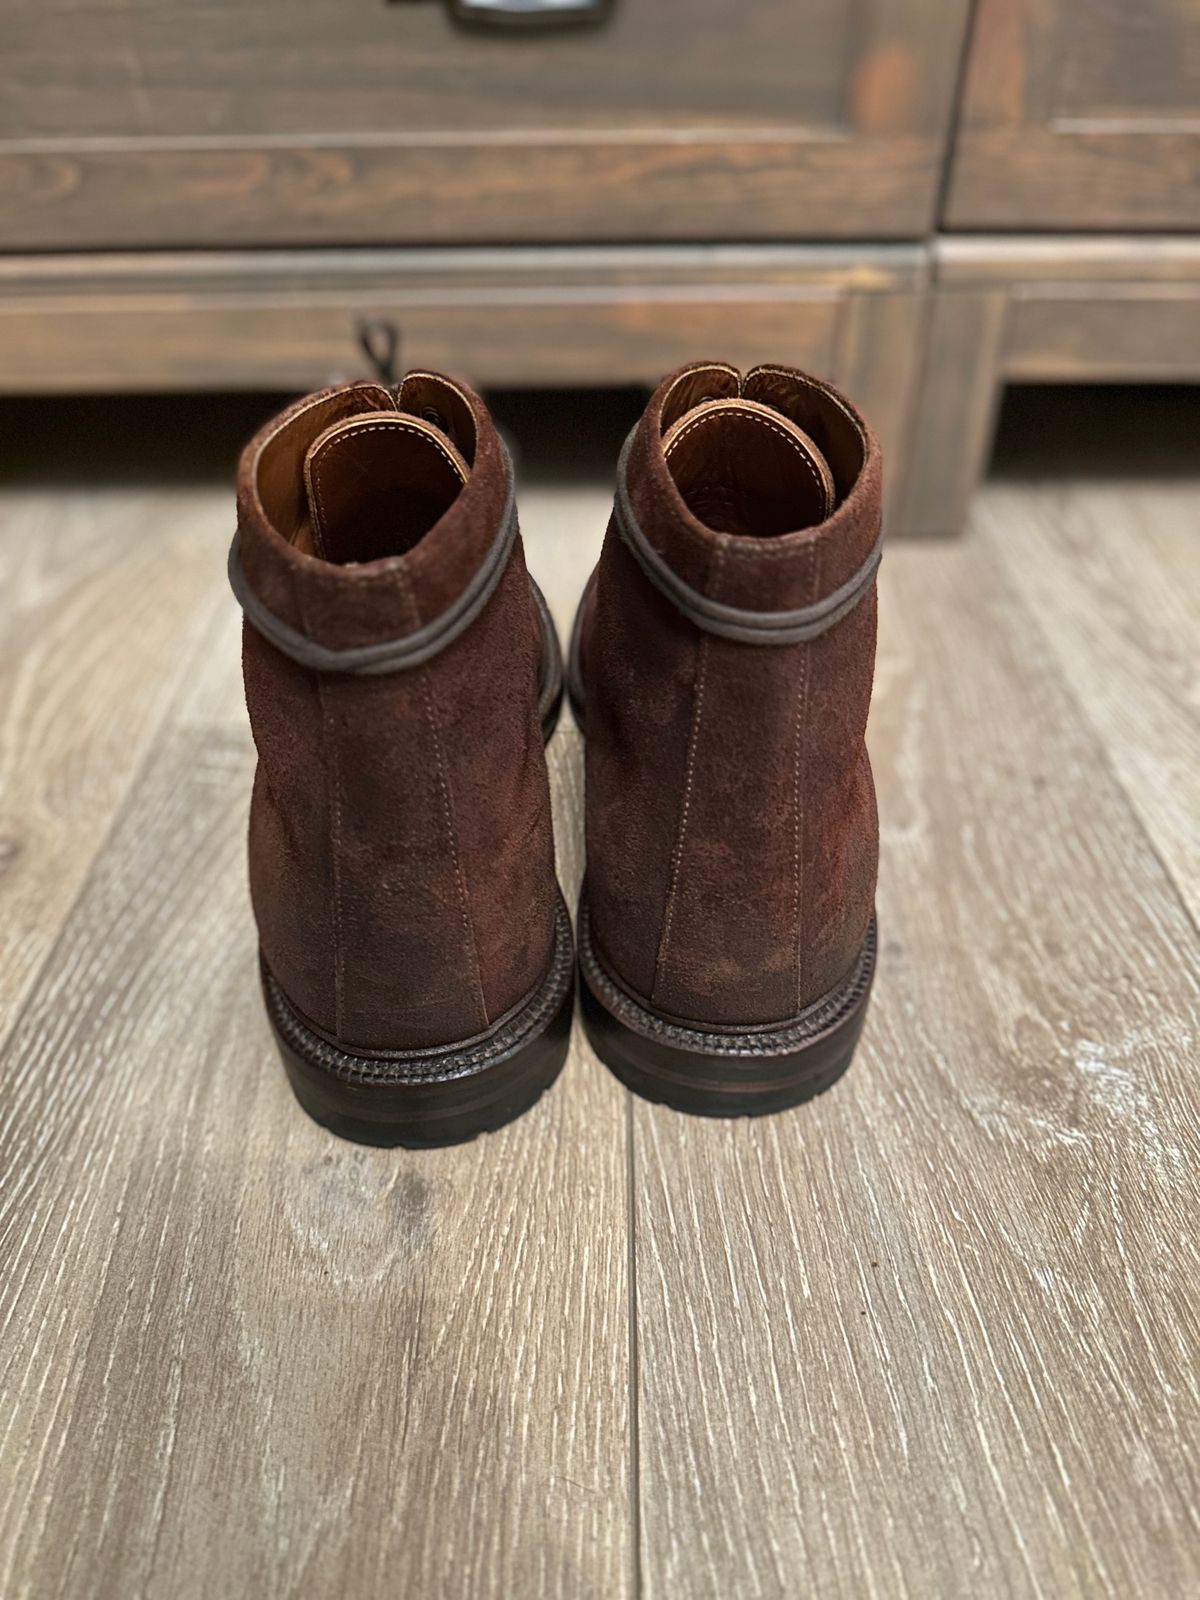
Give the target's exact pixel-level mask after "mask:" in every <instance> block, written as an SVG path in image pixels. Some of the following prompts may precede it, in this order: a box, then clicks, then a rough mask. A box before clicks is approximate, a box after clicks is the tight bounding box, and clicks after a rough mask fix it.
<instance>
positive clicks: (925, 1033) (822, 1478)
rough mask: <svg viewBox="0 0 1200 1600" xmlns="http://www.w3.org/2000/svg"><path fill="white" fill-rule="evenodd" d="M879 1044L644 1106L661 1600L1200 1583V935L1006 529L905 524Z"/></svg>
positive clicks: (638, 1155) (882, 677) (650, 1474)
mask: <svg viewBox="0 0 1200 1600" xmlns="http://www.w3.org/2000/svg"><path fill="white" fill-rule="evenodd" d="M884 572H885V574H886V576H885V578H884V582H883V594H882V600H881V605H880V614H881V618H882V619H883V641H882V652H881V660H880V671H879V677H878V681H877V688H876V701H875V706H874V710H873V713H872V727H871V747H872V754H873V758H874V763H875V769H876V774H877V778H878V781H879V788H880V812H881V815H882V817H883V819H884V834H883V862H884V867H883V880H882V883H881V892H880V927H881V932H882V939H883V948H882V954H881V962H880V974H879V980H878V986H877V991H876V997H875V1001H874V1005H873V1010H872V1013H871V1015H870V1017H869V1019H868V1024H867V1032H866V1035H865V1040H864V1048H863V1050H862V1052H861V1055H860V1059H859V1060H858V1061H857V1063H856V1065H855V1066H854V1068H853V1069H852V1071H851V1073H850V1075H849V1077H848V1078H847V1079H846V1080H845V1082H844V1084H843V1085H842V1086H840V1087H839V1088H837V1089H835V1090H834V1091H833V1092H832V1093H830V1094H828V1095H826V1096H824V1097H823V1098H822V1099H820V1100H818V1101H816V1102H814V1103H813V1104H812V1105H810V1106H809V1107H808V1108H806V1109H805V1110H804V1111H802V1112H799V1113H797V1114H796V1115H794V1116H787V1117H779V1118H775V1119H769V1120H764V1121H761V1122H743V1123H706V1122H703V1121H700V1120H695V1119H688V1118H685V1117H681V1116H679V1115H677V1114H675V1113H673V1112H670V1111H667V1110H665V1109H663V1108H658V1107H653V1106H650V1105H646V1104H642V1103H635V1109H634V1134H635V1143H634V1183H635V1191H634V1192H635V1195H636V1213H635V1242H636V1295H637V1307H638V1328H639V1360H638V1372H639V1399H638V1416H639V1453H640V1469H641V1471H640V1475H641V1496H642V1562H643V1572H644V1579H645V1593H646V1594H647V1595H649V1596H664V1597H665V1596H671V1597H672V1600H674V1597H678V1596H692V1595H696V1596H699V1595H704V1596H708V1595H717V1594H722V1595H723V1594H736V1595H738V1596H739V1597H740V1596H771V1597H782V1596H784V1595H792V1594H805V1593H814V1594H822V1595H845V1596H847V1597H850V1596H855V1597H858V1596H862V1595H888V1596H895V1595H909V1594H911V1595H914V1596H923V1595H928V1594H938V1595H947V1596H957V1595H961V1596H967V1595H979V1594H986V1595H1009V1594H1012V1595H1046V1596H1055V1597H1059V1596H1064V1595H1112V1596H1125V1595H1130V1594H1139V1595H1151V1594H1152V1595H1155V1596H1158V1597H1162V1600H1166V1597H1167V1596H1170V1595H1178V1594H1183V1593H1188V1592H1191V1591H1192V1590H1193V1589H1194V1588H1195V1586H1196V1584H1197V1583H1198V1582H1200V1557H1198V1554H1197V1552H1198V1551H1200V1539H1198V1538H1197V1533H1198V1531H1200V1530H1198V1528H1197V1511H1196V1507H1197V1504H1198V1492H1200V1482H1198V1481H1197V1460H1196V1455H1195V1451H1194V1445H1195V1440H1196V1437H1197V1429H1198V1428H1200V1387H1198V1383H1197V1365H1196V1360H1195V1355H1196V1350H1197V1347H1198V1345H1197V1340H1198V1337H1200V1328H1198V1325H1197V1315H1196V1305H1195V1299H1194V1296H1193V1294H1192V1284H1193V1283H1194V1282H1195V1280H1196V1277H1197V1273H1198V1272H1200V1261H1198V1260H1197V1255H1198V1252H1197V1248H1196V1229H1195V1222H1196V1217H1197V1199H1198V1191H1200V1180H1198V1179H1197V1162H1196V1155H1197V1121H1196V1111H1195V1093H1194V1081H1193V1076H1194V1074H1193V1067H1194V1061H1195V1054H1196V1042H1197V1038H1196V1036H1197V993H1196V982H1195V980H1196V970H1197V943H1196V936H1195V931H1194V929H1193V928H1192V926H1191V924H1190V923H1189V921H1188V918H1187V916H1186V914H1185V912H1184V910H1183V908H1182V906H1181V905H1180V903H1179V901H1178V899H1177V897H1176V895H1175V892H1174V888H1173V886H1172V884H1171V882H1170V880H1169V879H1168V878H1167V876H1166V874H1165V873H1164V871H1163V869H1162V867H1161V866H1160V864H1159V862H1158V860H1157V858H1156V857H1155V855H1154V853H1153V851H1152V850H1151V848H1150V846H1149V844H1148V843H1147V840H1146V838H1145V836H1144V835H1143V833H1142V831H1141V829H1140V827H1139V826H1138V824H1137V822H1136V820H1135V819H1134V817H1133V815H1132V813H1131V812H1130V810H1129V808H1128V805H1127V802H1126V800H1125V798H1124V796H1123V795H1122V794H1121V792H1120V791H1119V790H1118V788H1117V787H1116V785H1115V784H1114V783H1113V781H1112V780H1111V778H1110V777H1109V776H1108V774H1107V773H1106V772H1105V770H1104V767H1103V763H1102V761H1101V760H1100V757H1099V752H1098V750H1097V747H1096V743H1095V740H1094V737H1093V735H1092V734H1091V732H1090V730H1089V729H1087V728H1086V727H1085V726H1084V725H1083V724H1082V723H1081V721H1080V719H1079V716H1078V713H1077V711H1076V709H1075V707H1074V705H1073V704H1072V703H1071V702H1070V700H1069V698H1068V697H1067V695H1066V694H1065V692H1064V690H1063V688H1062V685H1061V683H1060V681H1059V680H1058V677H1057V675H1056V670H1055V663H1054V662H1053V660H1052V659H1051V658H1050V657H1049V656H1048V654H1047V653H1046V651H1045V648H1044V646H1043V644H1042V642H1041V640H1040V637H1039V635H1038V633H1037V630H1036V629H1035V628H1034V627H1033V626H1032V625H1031V624H1030V622H1029V620H1028V618H1027V617H1026V616H1025V615H1024V614H1023V613H1022V612H1021V609H1020V606H1019V604H1018V603H1017V602H1016V601H1015V599H1014V597H1013V596H1012V595H1011V594H1010V593H1008V592H1006V591H1005V586H1004V584H1003V581H1002V580H1001V578H1000V575H999V573H998V571H997V569H996V568H995V567H994V565H993V564H992V563H991V561H990V560H989V559H987V557H986V554H985V552H984V551H982V550H981V549H980V548H978V547H977V546H975V545H968V546H966V547H959V548H953V549H951V548H945V547H943V548H937V547H926V548H916V547H913V546H904V547H900V548H896V547H893V550H892V553H891V554H890V555H889V556H888V558H887V560H886V561H885V565H884Z"/></svg>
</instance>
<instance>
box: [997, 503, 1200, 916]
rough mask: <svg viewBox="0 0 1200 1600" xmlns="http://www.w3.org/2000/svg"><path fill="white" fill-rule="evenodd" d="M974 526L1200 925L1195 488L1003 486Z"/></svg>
mask: <svg viewBox="0 0 1200 1600" xmlns="http://www.w3.org/2000/svg"><path fill="white" fill-rule="evenodd" d="M974 521H975V526H976V527H977V528H978V529H979V532H980V534H981V535H982V537H983V539H984V540H985V542H986V543H987V544H988V546H989V547H990V549H991V550H992V552H993V553H994V556H995V558H996V560H997V561H999V562H1000V563H1002V564H1003V566H1004V567H1005V568H1006V570H1007V572H1008V576H1009V581H1010V582H1011V584H1012V586H1013V588H1014V589H1016V590H1017V591H1018V592H1019V593H1020V595H1021V598H1022V599H1023V600H1024V602H1025V604H1026V606H1027V607H1028V608H1029V610H1030V611H1031V612H1032V614H1033V615H1034V616H1035V617H1036V618H1037V620H1038V622H1039V624H1040V626H1041V629H1042V632H1043V634H1044V635H1045V638H1046V641H1047V645H1048V648H1049V650H1050V652H1051V653H1052V654H1053V656H1054V658H1055V660H1056V661H1057V662H1058V664H1059V667H1060V669H1061V670H1062V672H1063V673H1064V675H1065V676H1066V677H1067V679H1068V681H1069V682H1070V685H1071V689H1072V692H1073V694H1074V695H1075V698H1076V699H1077V700H1078V701H1079V703H1080V704H1081V705H1082V707H1083V708H1084V710H1085V712H1086V714H1087V716H1088V719H1089V721H1090V722H1091V724H1092V727H1093V729H1094V731H1095V733H1096V735H1097V737H1098V738H1099V739H1100V740H1101V742H1102V744H1103V746H1104V749H1105V752H1106V754H1107V757H1108V760H1109V761H1110V762H1111V764H1112V766H1113V769H1114V771H1115V772H1116V774H1117V777H1118V778H1119V780H1120V782H1121V785H1122V787H1123V788H1124V790H1125V794H1126V797H1127V799H1128V801H1129V804H1130V805H1131V806H1132V807H1133V809H1134V811H1135V812H1136V813H1137V815H1138V817H1139V819H1140V820H1141V822H1142V825H1143V827H1144V828H1145V829H1146V832H1147V833H1148V835H1149V836H1150V838H1151V840H1152V841H1153V843H1154V846H1155V848H1156V849H1157V851H1158V853H1159V855H1160V856H1161V857H1162V860H1163V862H1164V864H1165V865H1166V866H1167V868H1168V870H1169V871H1170V872H1171V874H1172V876H1173V878H1174V880H1175V883H1176V886H1177V888H1178V890H1179V893H1180V894H1181V895H1182V896H1183V898H1184V900H1185V901H1186V903H1187V904H1188V906H1189V907H1190V908H1191V913H1192V916H1193V919H1194V920H1195V921H1196V923H1197V925H1198V926H1200V759H1198V757H1197V752H1198V751H1200V694H1198V693H1197V651H1196V641H1197V639H1200V567H1198V564H1197V556H1196V492H1195V488H1194V486H1193V485H1192V484H1191V483H1190V482H1188V481H1184V482H1183V483H1170V482H1157V483H1156V482H1154V481H1153V480H1149V481H1143V482H1139V481H1137V480H1134V482H1133V483H1132V484H1131V483H1128V482H1122V481H1121V480H1120V479H1117V480H1115V481H1113V482H1110V483H1107V484H1096V485H1088V486H1086V487H1083V486H1078V485H1076V486H1073V487H1070V488H1068V487H1067V486H1066V485H1065V484H1064V483H1062V482H1061V481H1060V482H1057V483H1056V482H1054V481H1053V480H1051V481H1050V482H1038V483H1020V482H1018V483H1012V484H1008V483H1003V484H1000V483H998V484H994V485H992V486H991V487H989V489H988V491H987V493H986V494H984V495H982V496H981V497H980V503H979V507H978V510H977V511H976V513H975V518H974Z"/></svg>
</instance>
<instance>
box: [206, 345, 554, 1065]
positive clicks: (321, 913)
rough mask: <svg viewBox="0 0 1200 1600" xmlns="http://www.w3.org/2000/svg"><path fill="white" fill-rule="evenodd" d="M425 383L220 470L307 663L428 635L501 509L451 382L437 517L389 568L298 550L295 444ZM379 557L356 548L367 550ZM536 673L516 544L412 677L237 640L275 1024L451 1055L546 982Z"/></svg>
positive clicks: (486, 449)
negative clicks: (278, 1006)
mask: <svg viewBox="0 0 1200 1600" xmlns="http://www.w3.org/2000/svg"><path fill="white" fill-rule="evenodd" d="M443 383H444V384H446V385H449V380H441V379H438V378H436V376H424V377H422V376H421V375H418V377H417V378H416V379H414V378H412V377H410V379H408V380H406V382H405V385H404V387H403V388H402V390H401V391H400V396H399V400H398V401H397V399H396V398H394V397H393V395H392V394H391V393H390V392H389V391H387V390H386V389H382V388H380V387H379V386H378V385H375V384H365V383H364V384H354V385H349V386H345V387H342V388H339V389H335V390H327V391H324V392H323V393H322V394H319V395H316V396H311V397H309V398H308V399H307V400H304V401H300V402H298V403H297V404H296V405H295V406H293V407H291V408H289V410H287V411H285V412H284V413H282V415H281V416H280V417H278V418H276V419H275V421H274V422H272V423H270V424H268V426H267V427H266V428H264V429H263V430H262V432H261V433H260V434H259V435H258V436H257V437H256V438H255V439H254V440H253V441H252V442H251V443H250V444H249V445H248V446H247V448H246V451H245V452H244V454H243V457H242V462H241V467H240V469H239V477H238V527H239V530H240V549H241V558H242V564H243V569H244V572H245V574H246V578H247V580H248V582H249V584H250V586H251V587H252V588H253V590H254V591H255V593H256V594H257V596H258V597H259V598H260V599H261V600H262V601H263V602H264V603H265V604H266V605H267V606H269V607H270V608H271V610H272V611H274V612H275V614H276V615H277V616H278V617H279V618H280V619H281V620H282V621H284V622H286V623H288V624H289V625H290V626H291V627H293V628H295V629H298V630H299V631H300V632H301V633H303V634H305V635H306V636H307V637H308V638H310V639H312V640H315V641H316V642H318V643H320V644H322V645H325V646H326V647H329V648H334V649H340V648H346V647H350V646H358V645H365V644H376V643H381V642H384V641H387V640H391V639H395V638H397V637H401V636H404V635H406V634H409V633H411V632H413V631H414V630H415V629H417V628H418V627H419V626H421V625H423V624H425V623H428V622H429V621H430V620H432V619H433V618H435V617H436V616H438V615H439V614H440V613H441V612H442V611H443V610H444V609H445V608H446V607H447V606H448V605H449V604H450V603H451V602H452V601H453V600H455V599H456V598H457V597H458V595H459V594H461V593H462V591H463V589H464V588H465V587H466V585H467V583H468V582H469V580H470V578H471V576H472V575H473V573H474V572H475V571H476V570H477V569H478V567H479V565H480V563H481V562H482V560H483V558H484V556H485V554H486V552H487V550H488V549H489V547H490V546H491V544H492V541H493V538H494V536H495V533H496V530H497V526H498V523H499V520H500V518H501V514H502V511H503V509H504V504H505V495H506V480H505V472H504V466H503V458H502V446H501V445H500V441H499V439H498V437H497V434H496V431H495V428H494V426H493V424H492V422H491V420H490V418H489V416H488V414H487V411H486V409H485V407H484V406H483V403H482V401H480V400H479V398H478V396H476V395H474V394H472V393H471V392H470V390H468V389H466V388H465V386H463V385H461V384H459V385H455V386H453V388H452V389H449V388H448V389H447V392H448V393H449V394H450V396H451V400H450V403H449V404H448V405H447V408H446V409H447V410H448V411H449V412H450V413H451V424H450V425H451V426H453V427H454V429H455V431H456V432H457V434H458V438H457V439H455V440H454V442H455V443H456V444H457V446H458V448H459V449H461V450H462V451H463V454H464V456H467V457H468V459H469V463H470V466H469V476H468V478H467V481H466V483H465V484H464V486H463V487H462V489H461V490H460V491H459V493H458V495H457V498H456V499H454V501H453V503H452V504H451V505H450V506H449V508H448V509H447V510H446V511H445V512H444V514H443V515H442V516H441V517H440V518H439V519H438V520H437V521H435V522H434V524H433V526H432V527H430V528H429V529H428V531H426V532H424V533H423V535H422V536H421V537H420V538H419V539H418V540H417V542H416V543H414V544H413V545H412V547H411V548H409V549H406V550H404V551H403V553H402V554H398V555H389V556H384V557H382V558H381V559H375V560H370V561H366V562H363V563H361V564H357V565H355V564H343V565H339V564H335V563H333V562H329V561H326V560H323V559H321V558H320V557H319V556H318V555H316V554H315V553H312V552H313V544H314V535H313V530H312V527H311V525H310V521H309V519H308V516H307V505H306V500H305V486H304V481H303V479H304V474H303V460H304V453H305V451H306V450H307V448H308V447H309V445H311V444H312V442H313V440H314V439H315V438H316V436H317V435H318V434H319V433H320V432H321V431H322V430H323V429H325V428H326V427H328V426H329V424H331V423H333V422H337V421H339V420H340V419H343V418H347V417H353V416H355V415H357V414H359V413H362V414H364V415H366V414H376V415H377V414H378V413H380V412H384V411H393V412H394V411H397V410H399V412H400V413H401V414H404V412H405V407H406V404H410V403H411V404H413V405H414V407H415V399H414V400H413V401H412V402H409V401H408V400H407V399H406V396H407V394H408V392H409V390H410V388H411V389H412V390H413V391H414V395H415V396H416V397H419V396H420V395H421V393H422V391H423V390H427V389H428V388H429V387H430V385H433V386H435V387H436V386H437V385H439V384H443ZM464 436H466V437H464ZM378 447H379V438H378V437H375V438H373V440H372V449H376V448H378ZM368 459H370V458H369V457H368ZM379 537H380V534H379V530H378V529H372V530H371V531H370V535H369V539H368V541H367V542H368V545H370V544H372V543H375V542H377V541H378V539H379ZM306 546H307V548H305V547H306ZM540 652H541V636H540V631H539V626H538V621H537V613H536V611H535V608H534V602H533V598H532V593H531V589H530V584H529V579H528V575H527V573H526V569H525V561H524V554H523V550H522V546H521V540H520V536H519V535H518V537H517V540H516V543H515V545H514V547H513V550H512V553H511V556H510V557H509V560H508V562H507V565H506V568H505V571H504V574H503V577H502V578H501V581H500V583H499V585H498V587H497V589H496V591H495V592H494V594H493V595H492V596H491V598H490V599H489V601H488V603H487V605H486V606H485V608H484V609H483V611H482V612H481V613H480V615H479V616H478V617H477V618H476V619H475V620H474V621H473V622H472V623H471V625H470V626H469V627H468V628H467V630H466V631H465V632H464V633H462V634H461V635H460V636H459V637H458V638H457V639H455V640H454V641H453V642H452V643H451V644H449V645H448V646H447V647H446V648H445V649H444V650H443V651H441V652H440V653H439V654H438V655H436V656H434V657H433V658H432V659H431V660H430V661H428V662H427V663H426V664H424V665H422V666H418V667H415V668H411V669H409V670H405V671H399V672H393V673H390V674H387V675H383V676H378V677H367V676H346V675H341V674H335V673H325V672H322V673H318V672H314V671H311V670H309V669H308V668H305V667H301V666H298V665H297V664H296V663H295V662H293V661H292V660H291V659H290V658H288V657H286V656H284V655H283V654H281V653H280V652H279V651H278V650H277V649H276V648H275V647H274V646H273V645H271V644H270V643H268V642H267V641H266V640H265V639H264V638H263V637H261V636H260V635H259V634H258V633H257V632H256V631H255V630H254V628H253V627H252V626H251V625H250V624H249V623H247V624H246V626H245V628H244V631H243V665H244V675H245V687H246V702H247V707H248V710H249V714H250V724H251V729H252V731H253V734H254V740H255V745H256V747H257V750H258V758H259V759H258V770H257V773H256V776H255V782H254V792H253V798H252V803H251V812H250V841H249V849H250V887H251V897H252V901H253V906H254V913H255V917H256V920H257V923H258V929H259V938H260V942H261V946H262V950H263V954H264V956H265V958H266V960H267V962H268V964H269V965H270V968H271V970H272V972H273V973H274V975H275V977H276V978H277V980H278V981H279V983H280V984H281V985H282V987H283V989H284V992H285V993H286V994H287V996H288V998H289V1000H290V1001H291V1003H292V1004H293V1006H294V1007H295V1009H296V1010H297V1011H298V1012H299V1013H300V1014H301V1015H302V1017H303V1018H304V1019H305V1020H306V1021H307V1022H308V1023H309V1024H310V1025H311V1026H312V1027H313V1028H314V1029H315V1030H316V1031H317V1032H319V1033H321V1034H324V1035H325V1036H326V1037H328V1038H329V1039H331V1040H333V1041H335V1042H336V1043H338V1044H339V1045H341V1046H343V1047H344V1048H346V1049H349V1050H352V1051H355V1052H359V1053H366V1054H370V1053H372V1052H382V1051H389V1050H417V1049H423V1048H428V1047H434V1046H439V1045H445V1044H451V1043H455V1042H459V1041H462V1040H464V1039H468V1038H470V1037H472V1036H473V1035H475V1034H478V1033H480V1032H482V1031H483V1030H485V1029H486V1028H487V1027H489V1026H490V1025H491V1024H492V1023H493V1022H495V1021H496V1020H497V1018H499V1017H501V1016H502V1015H503V1014H504V1013H505V1012H506V1011H508V1010H510V1009H511V1008H512V1007H513V1006H515V1005H516V1004H517V1003H519V1002H520V1001H521V1000H522V999H523V998H524V997H525V996H527V995H528V994H529V992H530V991H531V990H533V989H534V988H535V987H536V985H537V984H538V983H539V982H540V980H541V979H542V978H543V976H544V974H545V973H546V971H547V969H548V967H549V964H550V960H551V955H552V947H553V929H554V906H555V897H556V884H555V877H554V856H553V839H552V833H551V820H550V795H549V784H548V780H547V773H546V762H545V755H544V752H543V747H542V735H541V728H540V724H539V721H538V715H537V686H538V672H539V667H540Z"/></svg>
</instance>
